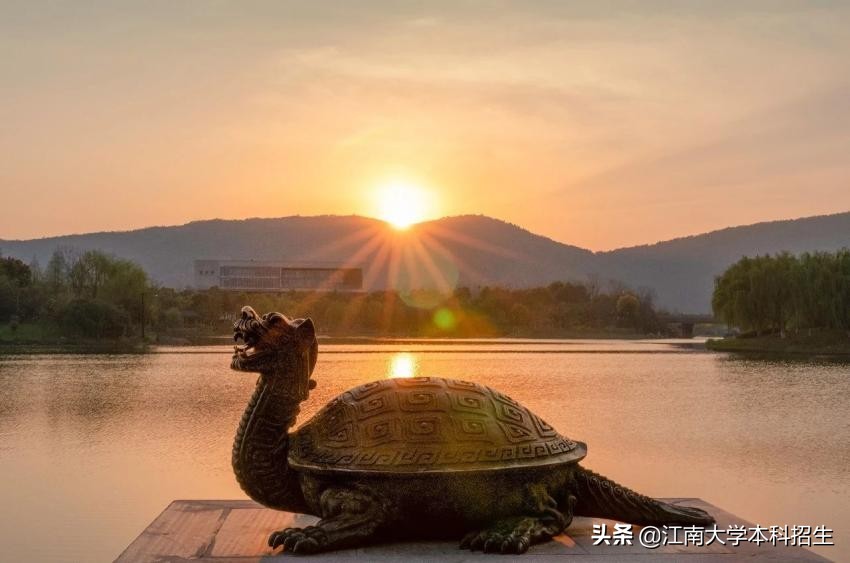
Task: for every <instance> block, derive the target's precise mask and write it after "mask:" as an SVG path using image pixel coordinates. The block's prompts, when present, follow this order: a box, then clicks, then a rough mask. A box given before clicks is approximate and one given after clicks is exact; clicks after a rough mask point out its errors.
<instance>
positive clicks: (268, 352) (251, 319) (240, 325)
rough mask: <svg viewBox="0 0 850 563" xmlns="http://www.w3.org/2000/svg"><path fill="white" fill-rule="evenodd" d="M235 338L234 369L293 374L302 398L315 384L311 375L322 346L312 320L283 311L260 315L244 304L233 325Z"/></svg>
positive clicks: (270, 374)
mask: <svg viewBox="0 0 850 563" xmlns="http://www.w3.org/2000/svg"><path fill="white" fill-rule="evenodd" d="M233 339H234V340H235V341H236V343H237V344H236V346H234V347H233V358H232V359H231V362H230V367H231V369H234V370H237V371H247V372H259V373H262V374H264V375H266V376H268V377H293V378H294V380H293V381H291V382H290V383H291V384H292V385H293V386H294V387H295V390H296V391H297V392H298V395H303V397H302V398H306V396H307V391H308V390H309V389H312V388H314V387H315V386H316V382H315V381H313V380H311V379H310V376H311V375H312V373H313V368H315V367H316V358H317V356H318V353H319V346H318V341H317V340H316V328H315V327H314V326H313V321H312V320H311V319H294V320H292V319H289V318H287V317H286V316H284V315H282V314H280V313H266V314H265V315H262V316H260V315H258V314H257V312H256V311H254V309H252V308H251V307H248V306H245V307H242V315H241V317H240V318H239V320H238V321H236V322H235V323H234V324H233ZM239 341H242V344H239Z"/></svg>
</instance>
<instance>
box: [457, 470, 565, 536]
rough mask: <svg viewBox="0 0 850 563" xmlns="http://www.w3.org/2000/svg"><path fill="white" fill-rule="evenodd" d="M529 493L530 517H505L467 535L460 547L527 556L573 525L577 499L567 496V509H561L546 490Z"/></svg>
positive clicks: (530, 488) (538, 487) (527, 515)
mask: <svg viewBox="0 0 850 563" xmlns="http://www.w3.org/2000/svg"><path fill="white" fill-rule="evenodd" d="M528 493H529V497H528V498H529V500H530V501H531V503H530V506H529V510H528V513H527V514H522V515H518V516H512V517H508V518H503V519H501V520H497V521H495V522H493V523H492V524H491V525H490V526H488V527H487V528H484V529H482V530H475V531H473V532H470V533H468V534H466V536H464V538H463V539H462V540H461V542H460V548H461V549H469V550H471V551H475V550H479V549H480V550H481V551H485V552H491V553H525V552H526V551H527V550H528V548H529V547H530V546H532V545H534V544H536V543H542V542H545V541H548V540H550V539H552V538H553V537H554V536H557V535H558V534H560V533H561V532H563V531H564V530H565V529H566V527H567V526H569V525H570V522H572V520H573V506H574V505H575V500H576V499H575V497H573V496H570V497H568V498H567V503H566V506H565V507H564V508H563V509H559V508H558V503H557V502H556V501H555V499H554V498H552V496H551V495H550V494H549V492H548V491H547V490H546V488H545V487H542V486H534V485H532V486H530V487H528Z"/></svg>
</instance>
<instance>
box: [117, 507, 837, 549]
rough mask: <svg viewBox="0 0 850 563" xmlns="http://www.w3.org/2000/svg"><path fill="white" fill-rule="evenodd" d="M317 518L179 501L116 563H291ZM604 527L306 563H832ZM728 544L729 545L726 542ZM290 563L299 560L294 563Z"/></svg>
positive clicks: (576, 526) (578, 526)
mask: <svg viewBox="0 0 850 563" xmlns="http://www.w3.org/2000/svg"><path fill="white" fill-rule="evenodd" d="M665 500H667V501H668V502H673V503H681V504H686V505H688V506H697V507H700V508H702V509H704V510H707V511H708V512H710V513H711V514H712V515H713V516H714V517H715V518H716V519H717V526H718V527H719V528H721V529H726V528H727V527H728V526H729V525H730V524H738V525H744V526H748V527H750V526H752V524H750V523H748V522H746V521H744V520H742V519H741V518H738V517H736V516H734V515H732V514H730V513H728V512H725V511H723V510H721V509H719V508H717V507H716V506H713V505H711V504H708V503H706V502H704V501H702V500H700V499H665ZM316 520H317V519H316V518H315V517H312V516H306V515H303V514H292V513H288V512H277V511H274V510H269V509H267V508H263V507H262V506H260V505H258V504H255V503H253V502H251V501H247V500H244V501H243V500H175V501H174V502H172V503H171V504H170V505H169V506H168V508H166V509H165V511H163V513H162V514H160V515H159V516H158V517H157V518H156V520H154V521H153V522H152V523H151V524H150V526H148V527H147V529H146V530H145V531H144V532H142V534H141V535H140V536H139V537H138V538H136V540H135V541H133V543H132V544H130V546H129V547H128V548H127V549H126V550H125V551H124V553H122V554H121V555H120V556H119V557H118V559H117V560H116V561H118V562H121V563H127V562H138V561H169V562H178V561H208V562H215V563H223V562H232V563H237V562H239V563H247V562H250V561H270V560H271V559H272V558H275V559H276V560H278V561H280V560H281V559H282V558H290V557H291V556H289V555H288V554H286V553H283V552H281V550H280V549H278V550H276V551H272V550H271V549H269V547H268V545H267V544H266V540H267V538H268V536H269V534H270V533H271V532H272V531H274V530H279V529H282V528H288V527H293V526H308V525H310V524H313V523H315V522H316ZM600 523H606V524H607V525H608V529H609V532H610V531H611V530H612V529H613V524H614V523H613V522H611V521H609V520H599V519H591V518H576V519H575V520H574V521H573V523H572V525H571V526H570V527H569V528H568V529H567V531H566V532H565V533H564V534H561V535H560V536H557V537H556V538H555V539H554V540H553V541H551V542H548V543H544V544H540V545H535V546H532V547H531V549H530V550H529V551H528V553H526V554H525V555H521V556H503V555H494V554H483V553H480V552H469V551H466V550H461V549H459V548H458V543H457V542H410V543H392V544H382V545H375V546H369V547H363V548H359V549H348V550H341V551H334V552H330V553H324V554H319V555H310V556H305V557H300V558H299V559H301V560H304V561H310V562H313V561H339V560H362V561H406V562H409V561H469V560H473V559H476V560H482V559H488V560H490V561H506V560H513V559H515V558H518V559H521V560H522V561H529V562H530V561H537V560H546V561H553V560H560V559H568V558H569V559H580V560H581V561H606V562H614V561H634V560H638V561H653V560H659V559H660V560H664V561H681V560H685V561H735V560H739V559H741V560H742V559H747V560H750V561H752V560H754V559H756V560H774V561H826V559H823V558H822V557H819V556H818V555H816V554H814V553H812V552H811V551H807V550H805V549H802V548H800V547H786V546H771V545H766V544H762V545H760V546H757V545H755V544H753V543H749V542H745V543H741V544H740V545H738V546H737V547H733V546H731V545H728V544H727V545H720V544H719V543H714V544H712V545H709V546H702V547H695V546H682V545H666V546H662V547H659V548H656V549H648V548H646V547H643V546H642V545H640V544H639V543H638V541H637V537H638V536H637V530H639V528H638V527H633V530H634V531H635V533H634V541H633V545H593V543H594V542H593V539H592V537H591V536H592V533H593V525H594V524H600ZM724 539H725V538H724ZM290 560H294V557H292V558H291V559H290Z"/></svg>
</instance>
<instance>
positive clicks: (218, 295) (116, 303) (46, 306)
mask: <svg viewBox="0 0 850 563" xmlns="http://www.w3.org/2000/svg"><path fill="white" fill-rule="evenodd" d="M246 304H250V305H252V306H253V307H254V308H255V309H256V310H258V311H260V312H268V311H281V312H284V313H286V314H287V315H291V316H293V317H296V318H298V317H308V316H309V317H313V318H314V319H316V321H317V323H318V324H319V330H320V333H321V334H323V335H327V336H350V335H363V336H365V337H395V338H398V337H402V338H620V339H634V338H646V337H650V338H658V337H663V336H671V335H672V334H670V328H669V326H668V324H667V322H666V321H665V320H664V313H663V312H660V311H657V310H656V308H655V304H654V296H653V294H652V292H651V291H648V290H633V289H631V288H629V287H628V286H626V285H625V284H622V283H618V282H613V281H612V282H609V283H607V284H605V286H604V287H603V286H602V284H600V283H599V282H597V281H595V280H588V281H587V282H586V283H580V282H554V283H551V284H549V285H547V286H544V287H533V288H523V289H514V288H505V287H476V288H468V287H457V288H454V289H445V290H443V291H438V290H428V289H414V290H403V289H401V290H376V291H363V292H337V291H286V292H275V293H264V292H238V291H225V290H221V289H219V288H215V287H213V288H210V289H203V290H197V289H183V290H175V289H172V288H166V287H158V286H157V285H156V284H155V283H153V282H152V281H151V280H150V278H149V276H148V274H147V273H146V272H145V271H144V270H143V269H142V268H141V267H139V266H138V265H137V264H135V263H133V262H131V261H129V260H124V259H121V258H117V257H114V256H110V255H107V254H105V253H103V252H99V251H95V250H90V251H86V252H79V251H76V250H74V249H69V248H59V249H56V251H55V252H54V253H53V255H52V257H51V258H50V261H49V262H48V263H47V265H46V266H45V267H42V266H41V265H39V264H38V263H37V262H35V261H33V263H31V264H25V263H24V262H22V261H21V260H18V259H15V258H8V257H7V258H4V257H0V350H8V349H9V347H18V348H20V347H26V346H46V347H54V348H56V347H58V348H61V349H80V350H90V349H94V350H113V349H114V350H131V351H144V349H145V347H146V346H147V345H150V344H164V345H169V344H174V345H191V344H193V343H204V342H207V341H208V339H209V338H211V337H216V336H219V335H226V334H229V333H230V329H231V326H232V323H233V321H234V320H235V319H236V318H237V317H238V315H239V311H240V309H241V307H242V306H243V305H246Z"/></svg>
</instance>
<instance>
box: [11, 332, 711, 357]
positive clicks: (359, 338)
mask: <svg viewBox="0 0 850 563" xmlns="http://www.w3.org/2000/svg"><path fill="white" fill-rule="evenodd" d="M664 338H665V337H664V336H661V335H647V334H637V333H635V332H634V331H629V330H619V329H612V330H586V331H585V330H576V331H563V332H559V333H558V334H501V335H499V334H482V335H475V336H471V335H463V336H457V337H452V336H439V337H435V336H427V335H415V334H358V335H337V334H326V335H320V336H319V342H320V343H325V344H355V345H356V344H364V345H366V344H383V343H387V344H417V343H429V344H445V345H451V344H476V343H478V344H489V343H492V344H497V343H500V342H505V341H512V342H522V341H546V340H655V339H664ZM231 344H233V339H232V337H231V336H230V335H227V334H194V335H186V334H185V333H184V334H183V335H181V336H175V335H166V334H160V335H158V336H157V335H150V334H149V335H148V338H147V340H145V341H143V340H141V339H139V338H120V339H100V340H96V339H79V338H68V337H65V336H63V335H62V334H61V333H59V332H58V331H56V329H55V328H53V327H44V326H39V325H22V326H21V327H19V329H18V330H16V331H14V332H12V331H10V330H9V328H8V327H0V354H5V355H9V354H143V353H146V352H148V351H149V350H150V348H151V347H154V346H156V347H169V346H210V345H222V346H227V345H231ZM700 345H701V342H700Z"/></svg>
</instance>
